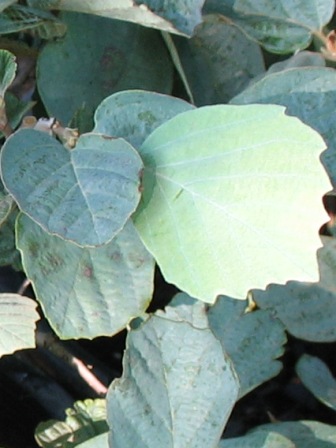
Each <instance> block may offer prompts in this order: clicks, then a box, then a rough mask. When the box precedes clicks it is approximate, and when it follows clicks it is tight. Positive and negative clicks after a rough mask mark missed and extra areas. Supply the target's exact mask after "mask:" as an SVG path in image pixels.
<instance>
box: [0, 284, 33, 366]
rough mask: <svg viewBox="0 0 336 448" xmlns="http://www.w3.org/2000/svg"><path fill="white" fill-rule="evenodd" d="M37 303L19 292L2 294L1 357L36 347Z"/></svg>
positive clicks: (0, 317)
mask: <svg viewBox="0 0 336 448" xmlns="http://www.w3.org/2000/svg"><path fill="white" fill-rule="evenodd" d="M39 318H40V316H39V315H38V313H37V312H36V303H35V302H34V301H33V300H31V299H29V298H28V297H23V296H20V295H18V294H9V293H6V294H0V357H1V356H3V355H8V354H10V353H13V352H15V351H16V350H22V349H24V348H34V347H35V323H36V321H37V320H39Z"/></svg>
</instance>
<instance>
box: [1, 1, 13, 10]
mask: <svg viewBox="0 0 336 448" xmlns="http://www.w3.org/2000/svg"><path fill="white" fill-rule="evenodd" d="M16 1H17V0H0V12H2V11H3V10H4V9H6V8H7V6H10V5H12V4H13V3H16Z"/></svg>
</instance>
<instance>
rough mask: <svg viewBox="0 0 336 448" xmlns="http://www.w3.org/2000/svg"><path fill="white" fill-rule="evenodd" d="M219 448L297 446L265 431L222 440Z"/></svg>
mask: <svg viewBox="0 0 336 448" xmlns="http://www.w3.org/2000/svg"><path fill="white" fill-rule="evenodd" d="M218 448H296V445H294V443H293V442H291V441H290V440H289V439H287V437H284V436H282V435H281V434H277V433H276V432H271V431H270V432H266V431H265V432H260V433H259V432H256V433H252V434H247V435H246V436H242V437H235V438H232V439H225V440H221V441H220V443H219V445H218Z"/></svg>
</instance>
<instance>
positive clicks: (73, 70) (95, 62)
mask: <svg viewBox="0 0 336 448" xmlns="http://www.w3.org/2000/svg"><path fill="white" fill-rule="evenodd" d="M61 19H62V21H63V22H64V23H65V24H66V26H67V34H66V36H65V38H64V39H62V40H59V41H54V42H50V43H49V44H47V45H46V46H45V47H44V49H43V51H42V52H41V53H40V56H39V59H38V67H37V86H38V90H39V93H40V95H41V98H42V101H43V103H44V105H45V107H46V109H47V111H48V113H49V115H50V116H55V117H57V119H59V120H61V121H62V122H63V123H68V122H69V121H70V120H71V118H72V116H73V115H74V114H75V113H76V111H77V110H78V109H82V108H83V107H84V108H85V109H86V111H87V113H89V114H91V115H93V112H94V110H95V109H96V107H97V106H98V104H99V103H100V102H101V101H102V100H103V99H104V98H106V97H107V96H108V95H111V93H114V92H117V91H120V90H127V89H145V90H155V91H159V92H163V93H170V91H171V88H172V81H173V66H172V62H171V61H170V58H169V55H168V52H167V50H166V48H165V46H164V43H163V42H162V39H161V37H160V35H159V34H158V32H157V31H154V30H149V29H146V28H143V27H140V26H137V25H134V24H130V23H126V22H121V21H118V20H116V21H114V20H110V19H105V18H101V17H96V16H91V15H88V14H74V13H63V14H62V15H61ZM97 30H99V38H98V39H97Z"/></svg>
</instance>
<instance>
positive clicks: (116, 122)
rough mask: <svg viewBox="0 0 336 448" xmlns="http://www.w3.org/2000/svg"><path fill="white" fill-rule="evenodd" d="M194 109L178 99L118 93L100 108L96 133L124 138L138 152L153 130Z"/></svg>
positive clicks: (134, 92) (131, 91)
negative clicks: (137, 149)
mask: <svg viewBox="0 0 336 448" xmlns="http://www.w3.org/2000/svg"><path fill="white" fill-rule="evenodd" d="M193 108H194V107H193V106H192V105H191V104H189V103H187V102H186V101H183V100H181V99H179V98H174V97H172V96H168V95H163V94H160V93H155V92H146V91H142V90H130V91H125V92H118V93H115V94H113V95H111V96H109V97H107V98H105V99H104V101H103V102H102V103H101V104H100V105H99V106H98V108H97V110H96V113H95V116H94V119H95V127H94V129H93V132H97V133H102V134H105V135H110V136H111V137H122V138H124V139H125V140H126V141H128V142H129V143H130V144H131V145H132V146H134V147H135V148H139V147H140V146H141V144H142V143H143V142H144V140H145V139H146V138H147V137H148V136H149V134H151V133H152V132H153V131H154V129H156V128H157V127H158V126H160V125H161V124H162V123H164V122H165V121H168V120H169V119H170V118H173V117H174V116H175V115H178V114H180V113H181V112H185V111H187V110H190V109H193Z"/></svg>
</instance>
